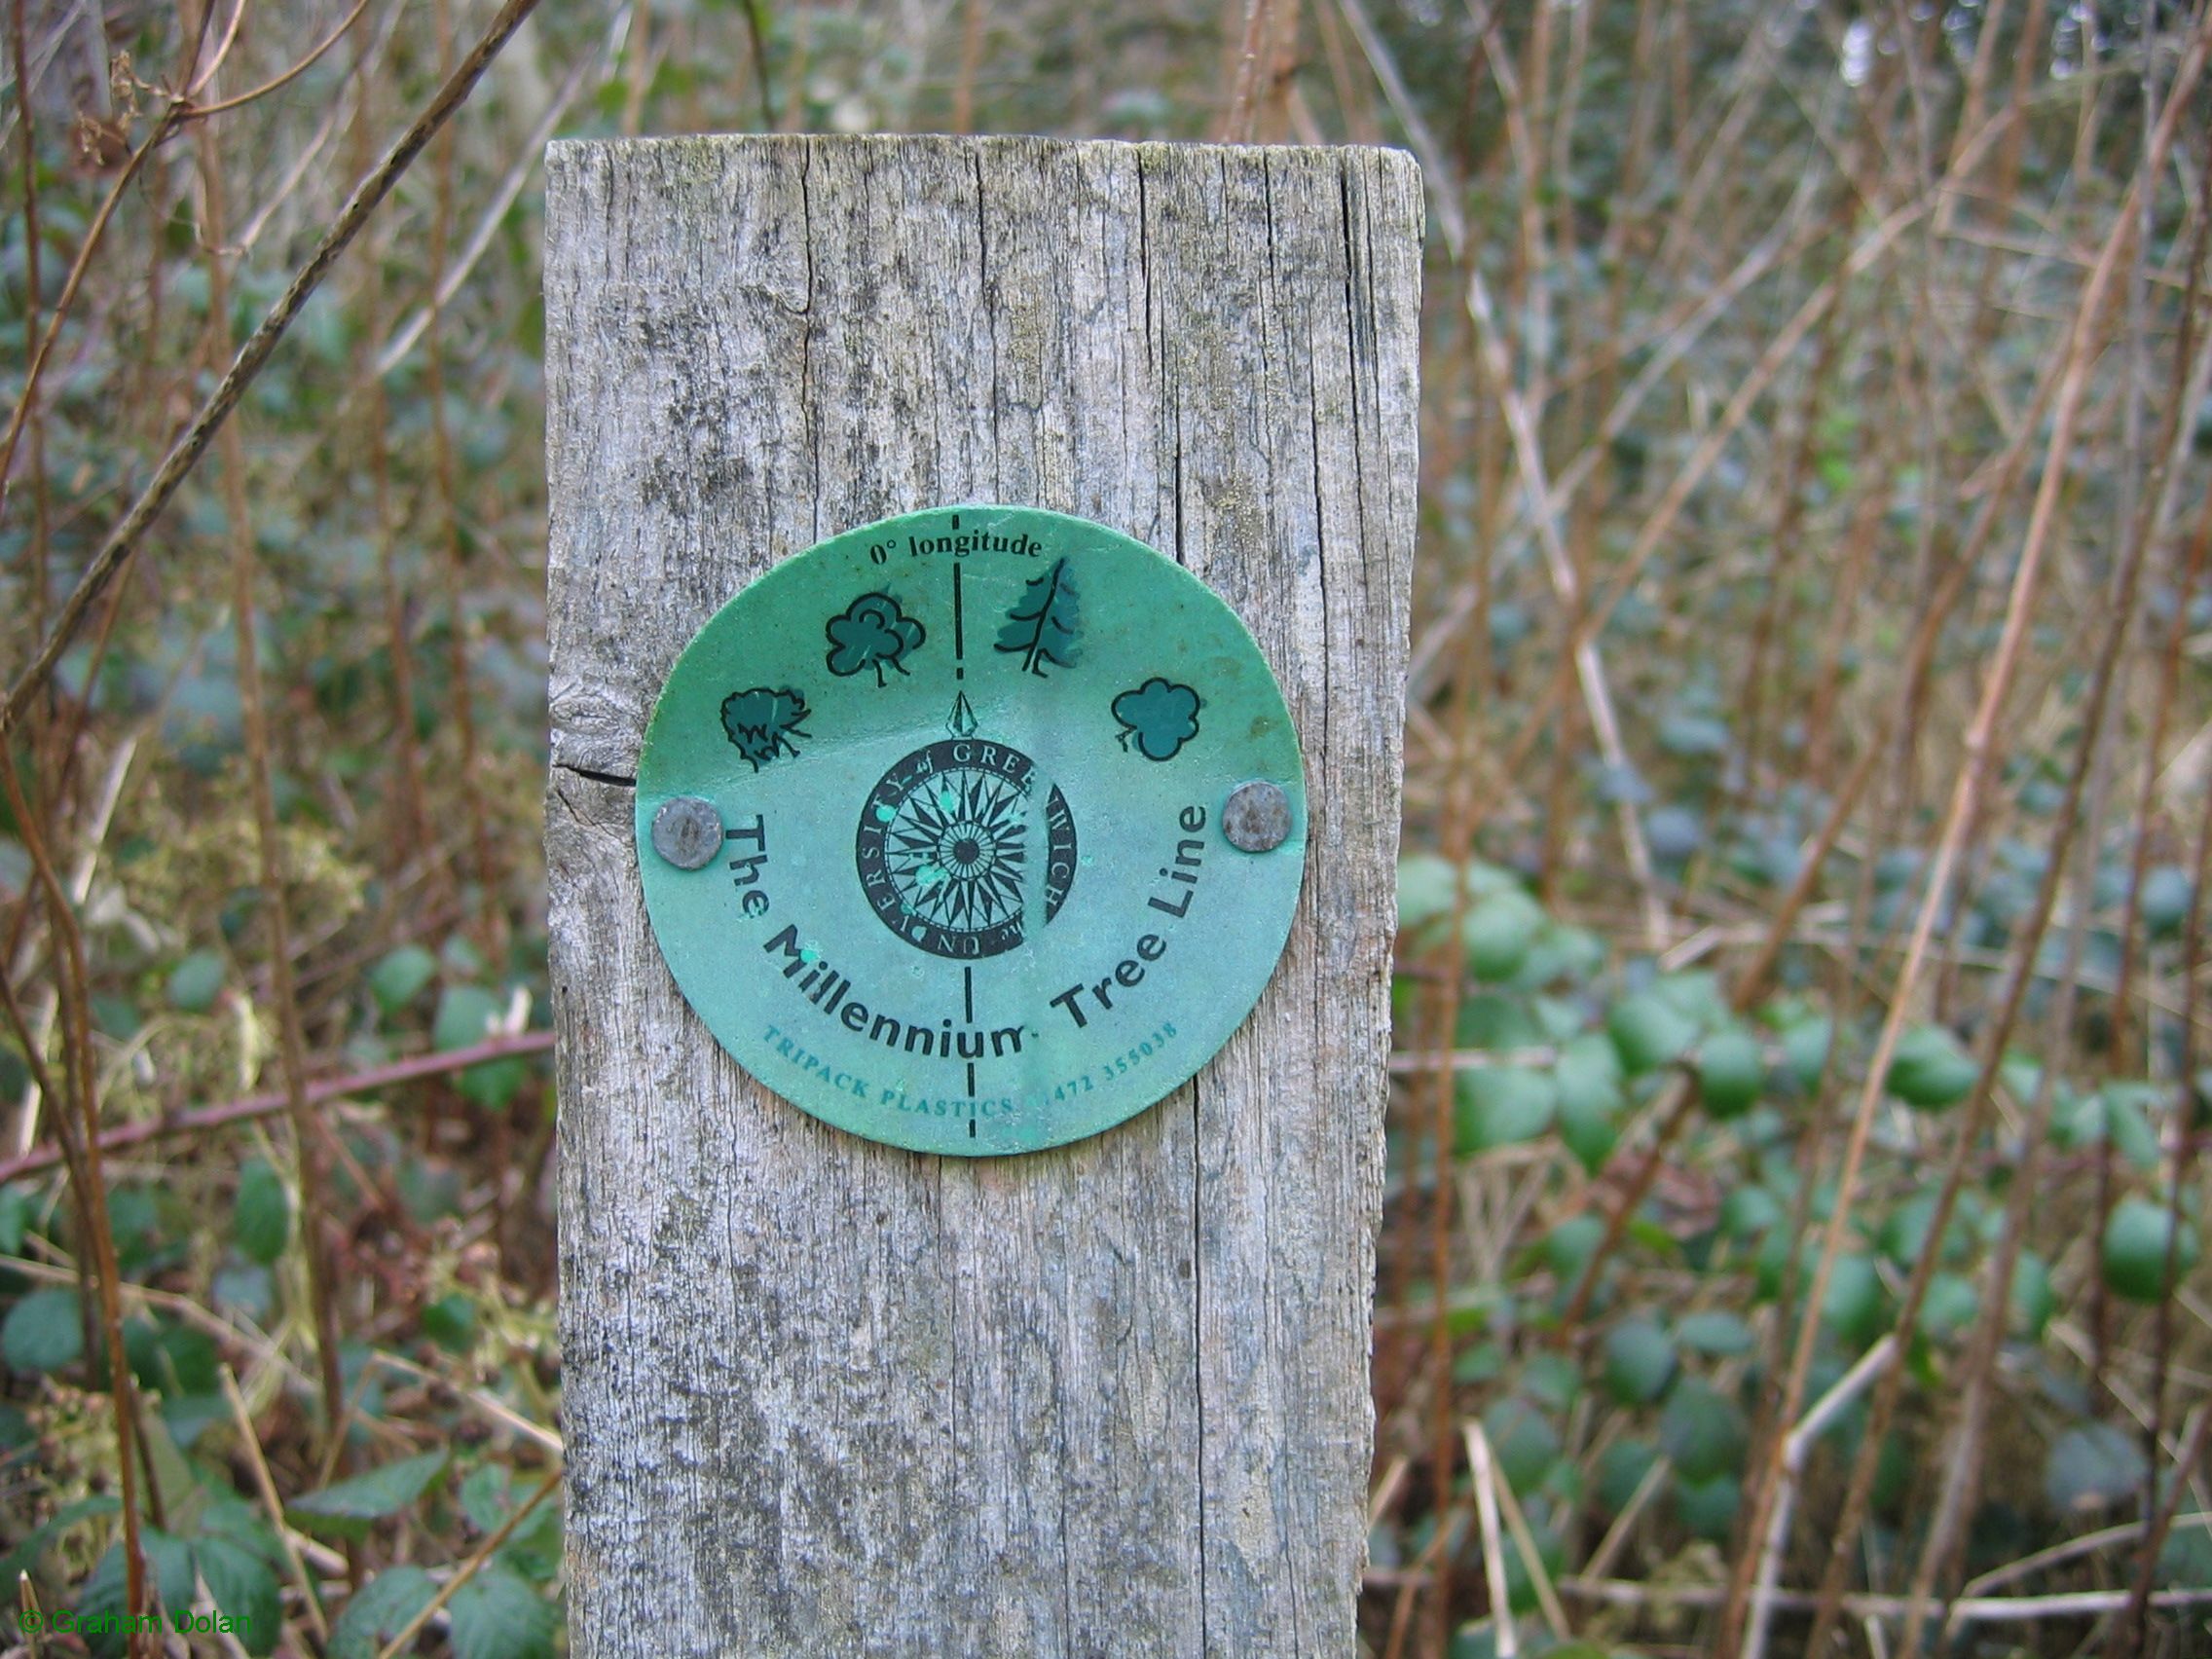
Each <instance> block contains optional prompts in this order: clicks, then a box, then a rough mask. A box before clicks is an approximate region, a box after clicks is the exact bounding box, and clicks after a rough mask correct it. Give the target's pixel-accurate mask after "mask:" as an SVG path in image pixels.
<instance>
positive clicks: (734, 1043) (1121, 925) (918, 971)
mask: <svg viewBox="0 0 2212 1659" xmlns="http://www.w3.org/2000/svg"><path fill="white" fill-rule="evenodd" d="M1251 785H1259V786H1261V788H1260V789H1258V790H1256V791H1255V790H1251V789H1247V788H1246V786H1251ZM1270 785H1272V786H1274V788H1275V789H1277V790H1279V791H1280V792H1281V793H1280V797H1279V799H1278V798H1277V796H1276V795H1275V794H1274V793H1272V791H1271V790H1269V789H1268V788H1267V787H1266V786H1270ZM1240 789H1242V790H1245V793H1244V794H1243V795H1242V796H1240V797H1239V799H1238V803H1237V810H1236V811H1235V813H1232V814H1229V822H1230V824H1231V826H1232V830H1231V832H1234V833H1235V835H1236V840H1235V841H1232V839H1231V838H1230V833H1225V830H1224V819H1225V809H1226V808H1227V807H1228V805H1229V802H1230V799H1231V796H1232V795H1234V794H1235V793H1237V792H1238V791H1239V790H1240ZM1255 800H1257V801H1259V802H1260V803H1261V804H1262V805H1263V806H1264V807H1265V808H1266V813H1265V816H1266V818H1267V819H1268V820H1269V822H1270V824H1271V825H1272V828H1269V829H1268V830H1267V831H1266V832H1265V833H1260V834H1254V833H1250V832H1247V831H1246V830H1245V829H1244V824H1245V821H1246V819H1247V818H1248V817H1249V812H1248V810H1247V809H1248V807H1249V805H1250V803H1252V802H1254V801H1255ZM1285 802H1287V807H1288V815H1287V819H1288V826H1289V828H1288V832H1287V834H1276V833H1275V832H1276V831H1279V830H1281V828H1282V824H1283V821H1284V814H1283V811H1282V806H1283V803H1285ZM718 818H719V823H720V826H721V844H720V846H719V850H710V849H713V848H714V830H715V822H716V820H717V819H718ZM656 819H657V820H659V830H658V836H657V839H656V833H655V821H656ZM637 830H638V859H639V864H640V866H641V867H642V868H643V870H644V874H645V908H646V910H647V912H648V913H649V914H650V916H651V918H652V926H653V935H654V937H655V938H656V939H657V940H659V941H660V947H661V952H662V954H663V955H664V956H665V957H666V958H667V960H668V965H669V970H670V972H671V973H673V974H674V975H675V977H676V982H677V984H678V986H679V987H681V988H682V992H683V995H684V998H685V1000H686V1001H688V1002H689V1003H690V1005H691V1007H692V1008H693V1009H694V1010H696V1011H697V1013H698V1014H699V1017H700V1018H701V1019H703V1020H705V1021H706V1024H707V1029H708V1030H710V1031H711V1032H713V1033H714V1035H715V1037H716V1039H717V1040H718V1041H719V1043H720V1044H721V1045H722V1047H723V1048H725V1049H727V1050H728V1051H729V1052H730V1053H731V1054H732V1055H733V1056H735V1058H736V1059H737V1061H738V1063H739V1064H741V1065H743V1066H744V1067H745V1069H746V1070H747V1071H749V1072H751V1073H752V1074H753V1075H754V1076H755V1077H756V1078H758V1079H759V1080H760V1081H761V1082H762V1083H763V1084H765V1085H767V1086H768V1088H772V1089H774V1090H775V1091H776V1092H777V1093H778V1094H781V1095H783V1096H784V1097H785V1098H786V1099H787V1100H790V1101H791V1102H792V1103H793V1104H794V1105H796V1106H799V1107H801V1108H802V1109H804V1110H805V1111H808V1112H811V1113H813V1114H814V1115H815V1116H816V1117H818V1118H822V1119H824V1120H826V1121H828V1122H829V1123H831V1124H836V1125H837V1126H838V1127H839V1128H843V1129H849V1130H851V1131H852V1132H853V1133H854V1134H858V1135H865V1136H866V1137H867V1138H869V1139H870V1140H878V1141H888V1142H890V1143H891V1144H893V1145H895V1146H903V1147H911V1148H913V1149H914V1150H915V1151H917V1152H938V1153H951V1154H957V1155H961V1156H984V1155H991V1154H1000V1153H1013V1152H1032V1151H1035V1150H1036V1149H1038V1148H1040V1147H1048V1146H1057V1145H1060V1144H1062V1143H1063V1142H1067V1141H1072V1140H1080V1139H1082V1138H1083V1137H1084V1136H1086V1135H1091V1134H1096V1133H1097V1132H1098V1131H1099V1130H1101V1129H1104V1128H1108V1127H1110V1126H1111V1125H1113V1124H1118V1123H1120V1122H1122V1121H1123V1120H1124V1119H1125V1118H1128V1117H1131V1116H1133V1115H1135V1114H1136V1113H1138V1112H1140V1111H1142V1110H1143V1109H1144V1108H1145V1107H1147V1106H1149V1105H1151V1104H1152V1103H1153V1102H1155V1101H1157V1100H1159V1099H1161V1097H1162V1096H1163V1095H1166V1094H1169V1093H1171V1092H1172V1091H1173V1090H1174V1089H1176V1088H1178V1087H1180V1086H1181V1085H1182V1084H1184V1083H1185V1082H1187V1081H1189V1079H1190V1078H1191V1077H1192V1075H1193V1074H1194V1073H1196V1072H1197V1071H1198V1068H1199V1067H1200V1066H1201V1065H1203V1064H1204V1063H1205V1062H1206V1061H1207V1060H1208V1059H1209V1058H1211V1057H1212V1055H1213V1054H1214V1052H1215V1051H1217V1050H1218V1049H1219V1048H1220V1047H1221V1046H1222V1044H1223V1043H1224V1042H1226V1041H1227V1040H1228V1038H1229V1035H1230V1033H1231V1032H1233V1031H1235V1029H1236V1027H1237V1026H1238V1025H1240V1024H1242V1023H1243V1021H1244V1018H1245V1016H1246V1015H1247V1014H1250V1013H1251V1012H1252V1005H1253V1004H1254V1003H1255V1002H1257V1001H1258V1000H1259V996H1260V991H1261V989H1262V987H1264V986H1265V985H1266V983H1267V981H1268V977H1269V976H1270V975H1271V974H1272V973H1273V971H1274V965H1275V961H1276V959H1277V957H1279V956H1280V954H1281V952H1282V946H1283V941H1284V940H1285V939H1286V938H1288V936H1289V932H1290V919H1291V912H1292V910H1293V909H1294V908H1296V906H1297V903H1298V888H1299V881H1300V878H1301V876H1302V874H1303V871H1304V867H1305V862H1306V792H1305V787H1304V780H1303V777H1302V773H1301V768H1300V764H1299V755H1298V739H1297V734H1296V733H1295V732H1294V731H1293V730H1292V728H1291V723H1290V713H1289V711H1288V710H1287V709H1286V708H1285V707H1284V706H1283V700H1282V691H1281V688H1280V687H1279V686H1277V685H1276V683H1275V680H1274V676H1273V675H1272V673H1270V672H1269V669H1268V665H1267V663H1266V661H1265V660H1263V659H1262V657H1261V655H1260V652H1259V648H1258V647H1257V646H1256V645H1253V643H1252V637H1251V635H1250V634H1248V633H1246V632H1245V630H1244V626H1243V624H1242V623H1241V622H1239V621H1238V620H1237V619H1236V616H1235V613H1234V612H1233V611H1232V610H1231V609H1230V608H1229V607H1228V606H1226V605H1224V604H1223V603H1222V602H1221V600H1220V599H1219V598H1218V597H1217V596H1216V595H1215V594H1214V593H1213V592H1212V591H1211V590H1210V589H1208V588H1207V587H1206V586H1205V584H1204V583H1202V582H1200V581H1199V580H1198V578H1197V577H1195V576H1193V575H1191V574H1190V573H1189V572H1188V571H1184V570H1183V569H1182V568H1181V567H1179V566H1177V565H1176V564H1174V563H1173V562H1172V561H1170V560H1167V559H1164V558H1162V557H1161V555H1160V554H1158V553H1156V552H1154V551H1153V550H1152V549H1151V548H1149V547H1146V546H1144V545H1143V544H1142V543H1141V542H1137V541H1132V540H1131V539H1129V537H1127V536H1125V535H1120V534H1119V533H1117V532H1115V531H1112V530H1108V529H1107V528H1106V527H1105V526H1103V525H1098V524H1092V523H1090V522H1088V520H1084V519H1076V518H1068V517H1066V516H1064V515H1062V514H1059V513H1049V512H1042V511H1038V510H1036V509H1033V508H1027V507H1003V506H974V505H970V506H961V507H944V508H936V509H932V510H930V511H928V512H920V513H909V514H907V515H906V516H904V517H903V518H895V519H887V520H885V521H884V522H883V523H881V524H874V525H869V526H866V528H864V529H860V530H855V531H852V532H849V533H848V534H846V535H840V536H836V537H834V538H833V539H831V540H829V541H825V542H823V543H821V544H820V545H819V546H816V547H812V548H809V549H808V550H807V551H806V552H804V553H801V554H799V555H797V556H796V557H794V558H792V559H788V560H786V561H785V562H784V563H783V564H781V565H778V566H777V567H776V568H775V569H774V570H772V571H769V572H768V573H767V574H766V575H763V576H761V577H760V578H759V579H758V580H757V581H756V582H754V583H753V584H752V585H751V586H750V587H748V588H746V590H745V591H744V592H743V593H741V594H739V595H738V596H737V597H736V598H735V599H733V600H731V601H730V602H729V604H727V605H726V606H724V607H723V608H721V609H720V610H719V612H717V613H716V615H715V616H714V618H713V619H712V620H711V621H709V622H708V623H707V625H706V626H705V627H704V628H702V629H701V630H700V631H699V635H698V637H697V638H696V639H694V640H693V641H692V642H691V644H690V645H688V646H687V647H685V649H684V652H683V654H682V657H681V658H679V659H678V661H677V664H676V668H675V670H674V671H673V672H672V673H671V674H670V675H669V678H668V683H667V685H666V686H664V687H663V688H662V691H661V695H660V701H659V703H658V704H657V705H656V706H655V708H654V710H653V718H652V723H651V725H650V726H648V727H647V729H646V732H645V753H644V754H643V755H642V756H640V758H639V761H638V823H637ZM1246 845H1252V846H1257V847H1261V848H1262V849H1263V850H1256V851H1246V850H1244V848H1245V846H1246ZM701 860H703V861H704V862H703V863H701V862H698V861H701Z"/></svg>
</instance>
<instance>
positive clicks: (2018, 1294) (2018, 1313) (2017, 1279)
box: [2006, 1250, 2058, 1342]
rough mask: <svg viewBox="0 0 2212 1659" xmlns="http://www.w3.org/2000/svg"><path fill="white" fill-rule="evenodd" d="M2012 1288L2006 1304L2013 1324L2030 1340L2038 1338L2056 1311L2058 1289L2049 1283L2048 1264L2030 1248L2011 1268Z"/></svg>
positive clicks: (2033, 1340)
mask: <svg viewBox="0 0 2212 1659" xmlns="http://www.w3.org/2000/svg"><path fill="white" fill-rule="evenodd" d="M2011 1288H2012V1294H2011V1296H2010V1297H2009V1298H2008V1300H2007V1303H2006V1307H2007V1309H2008V1311H2009V1313H2010V1316H2011V1321H2012V1328H2013V1329H2014V1330H2015V1331H2017V1332H2018V1333H2019V1334H2020V1335H2021V1336H2023V1337H2026V1338H2027V1339H2028V1340H2029V1341H2031V1342H2041V1341H2042V1340H2043V1333H2044V1327H2045V1326H2046V1325H2048V1324H2049V1323H2050V1317H2051V1315H2052V1314H2053V1313H2056V1312H2057V1311H2058V1292H2057V1291H2056V1290H2054V1289H2053V1288H2052V1287H2051V1282H2050V1268H2049V1265H2048V1264H2047V1263H2046V1262H2045V1261H2044V1259H2043V1258H2042V1257H2041V1256H2039V1255H2037V1254H2035V1252H2033V1251H2032V1250H2030V1251H2023V1252H2022V1253H2021V1255H2020V1259H2019V1261H2018V1263H2017V1264H2016V1265H2015V1266H2014V1267H2013V1269H2012V1287H2011Z"/></svg>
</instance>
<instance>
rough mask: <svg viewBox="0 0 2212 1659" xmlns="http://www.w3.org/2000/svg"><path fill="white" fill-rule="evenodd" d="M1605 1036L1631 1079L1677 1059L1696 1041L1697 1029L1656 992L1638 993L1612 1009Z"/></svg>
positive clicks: (1606, 1024)
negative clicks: (1610, 1040)
mask: <svg viewBox="0 0 2212 1659" xmlns="http://www.w3.org/2000/svg"><path fill="white" fill-rule="evenodd" d="M1605 1033H1606V1035H1607V1036H1609V1037H1611V1038H1612V1040H1613V1047H1614V1048H1615V1049H1616V1050H1617V1051H1619V1053H1620V1058H1621V1069H1622V1070H1624V1071H1626V1072H1627V1073H1628V1074H1629V1076H1631V1077H1640V1076H1641V1075H1642V1074H1643V1073H1645V1072H1647V1071H1656V1070H1657V1069H1658V1068H1659V1067H1661V1066H1663V1065H1666V1064H1668V1063H1669V1062H1671V1061H1673V1060H1677V1059H1679V1058H1680V1057H1681V1056H1682V1054H1683V1053H1685V1052H1686V1051H1688V1049H1689V1046H1690V1045H1691V1044H1692V1043H1694V1042H1696V1041H1697V1026H1696V1024H1695V1023H1694V1022H1693V1021H1692V1020H1691V1019H1690V1018H1689V1017H1688V1016H1687V1015H1685V1014H1681V1013H1680V1012H1679V1011H1678V1010H1677V1009H1676V1008H1675V1006H1674V1005H1673V1003H1671V1002H1670V1001H1669V1000H1668V999H1666V998H1664V997H1662V996H1661V995H1659V993H1658V992H1657V991H1640V992H1638V993H1637V994H1636V995H1635V996H1632V997H1625V998H1623V999H1622V1000H1621V1001H1619V1002H1617V1003H1615V1004H1614V1005H1613V1006H1612V1009H1611V1011H1610V1012H1609V1013H1608V1014H1606V1015H1605Z"/></svg>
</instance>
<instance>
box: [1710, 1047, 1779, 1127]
mask: <svg viewBox="0 0 2212 1659" xmlns="http://www.w3.org/2000/svg"><path fill="white" fill-rule="evenodd" d="M1697 1086H1698V1094H1699V1096H1700V1098H1701V1099H1702V1100H1703V1101H1704V1103H1705V1109H1706V1110H1707V1111H1708V1112H1710V1113H1712V1114H1713V1116H1714V1117H1715V1118H1718V1119H1721V1120H1722V1121H1726V1120H1727V1119H1730V1118H1740V1117H1742V1116H1743V1115H1744V1114H1745V1113H1746V1112H1749V1111H1750V1110H1751V1107H1752V1106H1753V1105H1755V1104H1757V1102H1758V1097H1759V1095H1760V1094H1761V1093H1762V1092H1763V1091H1764V1090H1765V1088H1766V1059H1765V1057H1764V1056H1763V1055H1762V1054H1761V1053H1760V1052H1759V1045H1758V1039H1757V1038H1755V1037H1753V1036H1752V1035H1751V1033H1750V1032H1748V1031H1745V1030H1742V1029H1740V1028H1731V1029H1729V1030H1726V1031H1721V1032H1717V1033H1715V1034H1714V1035H1713V1036H1711V1037H1708V1038H1707V1039H1706V1040H1705V1041H1704V1042H1703V1043H1702V1044H1700V1045H1699V1046H1698V1051H1697Z"/></svg>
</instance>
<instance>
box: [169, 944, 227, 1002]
mask: <svg viewBox="0 0 2212 1659" xmlns="http://www.w3.org/2000/svg"><path fill="white" fill-rule="evenodd" d="M223 976H224V964H223V959H222V957H220V956H219V955H217V954H216V953H215V952H214V951H212V950H196V951H194V952H193V953H192V954H191V955H190V956H187V957H186V958H185V959H184V960H183V961H182V962H179V963H178V964H177V965H176V966H175V967H174V968H172V969H170V970H169V983H168V993H169V1006H170V1007H171V1008H175V1009H179V1010H181V1011H183V1012H184V1013H186V1014H205V1013H206V1012H207V1011H208V1010H209V1009H211V1008H213V1007H214V1006H215V999H216V998H217V997H218V996H220V995H221V994H222V991H223Z"/></svg>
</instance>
